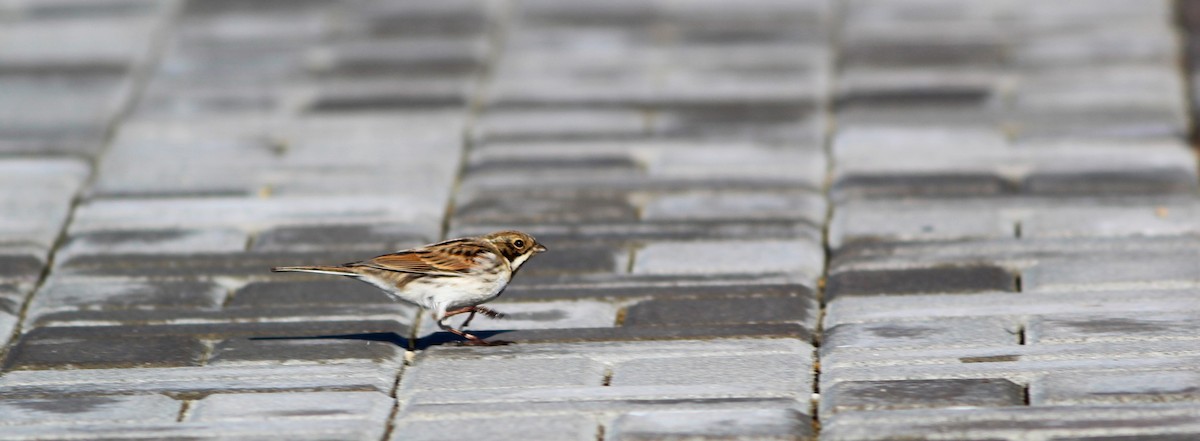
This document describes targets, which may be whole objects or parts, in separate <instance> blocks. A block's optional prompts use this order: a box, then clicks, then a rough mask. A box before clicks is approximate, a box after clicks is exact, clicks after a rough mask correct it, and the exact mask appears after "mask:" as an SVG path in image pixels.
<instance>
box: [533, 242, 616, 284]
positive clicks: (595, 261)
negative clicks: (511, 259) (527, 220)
mask: <svg viewBox="0 0 1200 441" xmlns="http://www.w3.org/2000/svg"><path fill="white" fill-rule="evenodd" d="M540 240H541V239H539V241H540ZM543 243H547V242H543ZM549 246H553V247H554V254H555V258H554V259H538V260H535V261H532V262H529V265H523V266H521V274H522V275H523V276H532V277H545V276H556V275H563V274H593V273H624V272H625V269H626V268H628V267H629V252H628V251H626V250H623V249H619V248H618V249H614V248H610V247H600V246H554V245H549Z"/></svg>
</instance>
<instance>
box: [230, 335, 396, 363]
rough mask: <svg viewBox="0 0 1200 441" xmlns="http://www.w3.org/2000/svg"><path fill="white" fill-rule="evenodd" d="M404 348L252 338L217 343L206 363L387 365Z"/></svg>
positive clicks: (331, 340)
mask: <svg viewBox="0 0 1200 441" xmlns="http://www.w3.org/2000/svg"><path fill="white" fill-rule="evenodd" d="M403 352H404V348H402V347H398V346H396V345H395V344H394V343H392V342H389V341H372V340H355V339H351V338H350V337H346V338H330V337H326V338H311V337H310V338H309V339H304V338H303V337H297V338H294V339H287V338H286V337H285V338H279V339H274V340H271V339H254V338H248V339H243V338H237V339H230V340H225V341H222V342H219V343H216V344H215V345H214V347H213V350H212V355H210V356H209V358H208V360H207V361H206V363H207V364H208V365H210V366H235V365H244V366H256V365H263V364H280V365H287V364H297V363H317V364H331V363H354V362H363V361H371V362H374V363H386V362H390V361H391V360H395V359H397V357H401V356H403Z"/></svg>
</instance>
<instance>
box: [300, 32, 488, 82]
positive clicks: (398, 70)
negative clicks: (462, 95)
mask: <svg viewBox="0 0 1200 441" xmlns="http://www.w3.org/2000/svg"><path fill="white" fill-rule="evenodd" d="M487 50H488V48H487V45H486V41H484V40H482V39H480V38H475V37H457V36H439V37H424V38H394V39H367V40H354V41H343V42H335V43H331V44H330V45H328V46H326V47H320V48H317V49H314V50H312V51H311V52H310V53H309V54H308V57H307V58H308V64H309V66H310V69H311V70H314V71H317V72H320V73H322V74H325V75H363V76H366V75H388V74H407V75H414V74H415V75H421V74H425V75H430V74H433V75H438V74H442V75H447V76H453V75H455V74H460V75H470V74H472V73H474V72H475V71H476V70H477V69H480V68H481V67H482V66H483V64H484V63H485V62H486V57H487Z"/></svg>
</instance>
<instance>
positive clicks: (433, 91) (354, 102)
mask: <svg viewBox="0 0 1200 441" xmlns="http://www.w3.org/2000/svg"><path fill="white" fill-rule="evenodd" d="M470 93H471V88H470V87H469V85H468V84H466V81H464V80H463V79H458V78H453V77H450V78H433V79H404V77H395V78H393V77H386V78H383V79H369V80H368V79H361V78H355V79H350V80H326V81H324V82H322V83H321V85H320V86H318V88H317V92H316V97H314V98H313V101H312V103H310V105H309V106H308V108H307V109H305V110H306V111H308V112H313V113H333V112H364V111H389V110H398V109H401V110H402V109H426V108H431V107H434V108H436V107H462V106H465V105H466V103H467V100H468V99H469V95H470Z"/></svg>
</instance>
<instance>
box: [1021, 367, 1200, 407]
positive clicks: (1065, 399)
mask: <svg viewBox="0 0 1200 441" xmlns="http://www.w3.org/2000/svg"><path fill="white" fill-rule="evenodd" d="M1197 401H1200V372H1197V371H1195V370H1177V371H1157V372H1156V371H1147V372H1103V373H1078V372H1063V373H1051V374H1047V375H1046V376H1044V377H1042V378H1041V379H1039V380H1036V381H1034V382H1033V383H1032V384H1030V386H1029V404H1031V405H1034V406H1081V405H1082V406H1086V405H1104V404H1130V403H1171V402H1193V403H1194V402H1197Z"/></svg>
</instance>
